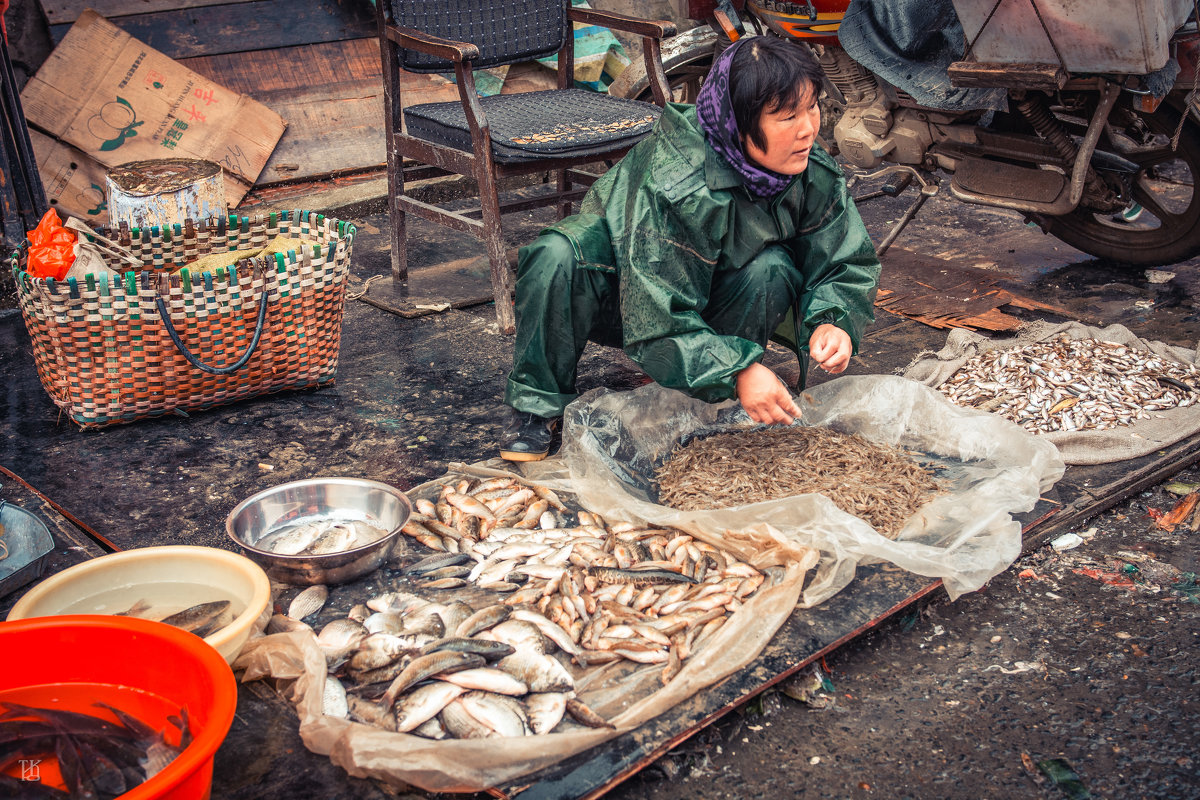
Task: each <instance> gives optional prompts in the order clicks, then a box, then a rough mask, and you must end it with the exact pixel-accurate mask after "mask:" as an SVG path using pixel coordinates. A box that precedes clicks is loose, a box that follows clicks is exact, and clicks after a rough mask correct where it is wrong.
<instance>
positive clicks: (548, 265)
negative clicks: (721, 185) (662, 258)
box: [504, 231, 804, 417]
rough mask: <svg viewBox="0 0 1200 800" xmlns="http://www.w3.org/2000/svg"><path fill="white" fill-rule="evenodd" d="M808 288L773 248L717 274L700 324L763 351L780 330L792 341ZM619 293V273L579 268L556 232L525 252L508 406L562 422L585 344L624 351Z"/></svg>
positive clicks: (519, 267) (518, 289) (783, 255)
mask: <svg viewBox="0 0 1200 800" xmlns="http://www.w3.org/2000/svg"><path fill="white" fill-rule="evenodd" d="M803 283H804V279H803V276H802V275H801V274H800V271H799V270H797V269H796V268H795V266H794V264H793V262H792V257H791V254H790V253H789V252H788V251H787V250H786V249H785V248H783V247H780V246H779V245H771V246H769V247H767V248H766V249H764V250H763V251H762V252H761V253H759V254H758V255H757V256H755V257H754V258H753V259H751V260H750V261H749V262H748V263H747V264H746V265H745V266H743V267H742V268H741V269H727V270H718V271H716V272H715V273H714V274H713V282H712V288H711V291H710V293H709V299H708V304H707V306H706V307H705V308H704V310H703V311H702V312H701V317H702V318H703V319H704V321H705V322H706V323H707V324H708V325H709V327H711V328H712V329H713V330H714V331H715V332H716V333H719V334H723V335H732V336H738V337H741V338H743V339H748V340H749V341H752V342H755V343H757V344H759V345H760V346H761V347H763V349H764V350H765V349H766V346H767V341H768V339H769V338H770V336H771V334H772V333H774V332H775V330H776V328H780V327H781V326H782V329H783V331H784V332H785V333H790V335H787V336H786V337H785V338H786V339H788V340H791V339H794V338H795V334H794V332H793V331H794V323H793V321H792V318H791V315H790V312H791V311H792V308H793V306H794V305H795V304H796V301H797V299H798V298H799V296H800V293H801V291H802V289H803ZM617 286H618V278H617V274H616V272H609V271H602V270H598V269H591V268H587V267H582V266H580V265H579V262H578V260H577V259H576V257H575V251H574V248H573V247H572V245H571V242H570V240H569V239H567V238H566V237H565V236H563V235H562V234H560V233H557V232H555V231H547V232H545V233H543V234H542V235H541V236H539V237H538V238H537V239H536V240H535V241H534V242H533V243H532V244H530V245H529V246H527V247H523V248H521V253H520V261H519V263H518V265H517V286H516V295H517V298H516V314H517V335H516V343H515V347H514V352H513V369H512V372H510V373H509V376H508V384H507V386H506V388H505V393H504V402H505V403H507V404H508V405H510V406H512V407H513V408H515V409H516V410H518V411H525V412H528V413H532V414H537V415H538V416H541V417H558V416H561V415H562V413H563V409H564V408H566V406H567V404H568V403H570V402H571V401H572V400H574V399H575V398H576V396H577V395H576V393H575V375H576V367H577V365H578V363H579V358H580V356H581V355H582V354H583V350H584V347H585V346H586V345H587V343H588V341H593V342H596V343H597V344H602V345H607V346H610V347H621V346H622V344H623V342H622V333H621V309H620V303H619V297H618V295H619V292H618V288H617ZM789 343H790V342H789ZM801 363H802V364H803V363H804V359H801ZM651 377H654V376H651Z"/></svg>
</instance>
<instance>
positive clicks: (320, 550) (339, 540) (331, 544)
mask: <svg viewBox="0 0 1200 800" xmlns="http://www.w3.org/2000/svg"><path fill="white" fill-rule="evenodd" d="M357 541H358V533H357V531H356V530H355V529H354V528H352V527H350V526H349V525H345V524H338V525H334V526H332V527H331V528H330V529H329V530H327V531H325V532H324V533H322V534H321V535H320V536H318V537H317V538H316V539H315V540H314V541H313V543H312V544H310V545H309V546H308V547H306V548H304V549H303V550H301V551H300V553H301V554H312V555H324V554H326V553H340V552H342V551H344V550H353V549H354V547H355V546H356V544H355V543H356V542H357Z"/></svg>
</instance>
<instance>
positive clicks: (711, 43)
mask: <svg viewBox="0 0 1200 800" xmlns="http://www.w3.org/2000/svg"><path fill="white" fill-rule="evenodd" d="M717 38H718V37H717V34H716V33H715V32H714V31H712V30H711V29H710V28H708V27H707V26H703V27H697V28H692V29H690V30H687V31H684V32H683V33H681V34H679V35H678V36H675V37H672V38H671V39H668V40H666V41H664V42H663V54H662V60H663V71H664V72H666V74H667V84H668V86H669V88H670V90H671V96H670V97H669V98H668V99H669V100H670V101H671V102H674V103H695V102H696V95H697V94H699V92H700V84H701V83H702V82H703V80H704V76H706V75H707V74H708V70H709V69H710V68H711V67H712V62H713V58H714V57H715V55H716V49H715V48H716V42H717ZM608 93H609V94H610V95H613V96H614V97H627V98H631V99H633V100H642V101H644V102H647V103H653V102H654V95H653V94H652V93H651V92H650V81H649V80H648V79H647V77H646V65H645V63H644V62H643V61H642V59H641V58H635V59H634V60H633V62H632V63H630V65H629V66H628V67H626V68H625V71H624V72H622V73H621V75H620V76H619V77H618V78H617V79H616V80H615V81H613V84H612V86H610V87H609V89H608Z"/></svg>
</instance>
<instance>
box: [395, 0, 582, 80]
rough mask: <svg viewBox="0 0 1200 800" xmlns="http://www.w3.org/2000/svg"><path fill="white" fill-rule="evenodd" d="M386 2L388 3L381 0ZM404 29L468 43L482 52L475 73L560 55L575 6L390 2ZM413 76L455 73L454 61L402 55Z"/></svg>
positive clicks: (558, 0)
mask: <svg viewBox="0 0 1200 800" xmlns="http://www.w3.org/2000/svg"><path fill="white" fill-rule="evenodd" d="M380 1H382V0H380ZM390 2H391V8H392V16H393V19H394V20H395V23H396V24H397V25H399V26H401V27H406V28H416V29H417V30H420V31H424V32H426V33H431V34H433V35H434V36H441V37H443V38H446V39H453V40H455V41H459V42H468V43H470V44H473V45H475V46H476V47H478V48H479V56H480V57H479V60H477V61H476V62H475V67H477V68H483V67H494V66H498V65H501V64H512V63H515V62H517V61H528V60H530V59H534V58H542V57H544V56H548V55H550V54H551V53H556V52H558V50H559V49H560V48H561V47H562V46H563V43H564V42H565V41H567V36H568V35H569V27H568V22H567V5H568V4H569V3H570V0H390ZM400 66H401V67H403V68H404V69H406V70H408V71H409V72H449V71H452V70H453V69H454V65H453V64H452V63H451V62H450V61H446V60H444V59H440V58H434V57H432V56H429V55H425V54H424V53H418V52H416V51H415V50H401V58H400Z"/></svg>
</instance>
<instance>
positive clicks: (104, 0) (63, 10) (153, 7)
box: [42, 0, 229, 24]
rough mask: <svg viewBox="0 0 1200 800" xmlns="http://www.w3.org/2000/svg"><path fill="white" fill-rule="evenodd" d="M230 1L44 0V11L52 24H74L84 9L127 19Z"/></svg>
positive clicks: (106, 15)
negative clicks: (132, 15)
mask: <svg viewBox="0 0 1200 800" xmlns="http://www.w3.org/2000/svg"><path fill="white" fill-rule="evenodd" d="M228 2H229V0H139V1H138V2H137V3H130V2H129V0H42V10H43V11H45V12H46V19H47V20H49V21H50V23H51V24H59V23H65V22H74V21H75V20H77V19H79V15H80V14H82V13H83V11H84V9H88V8H90V9H92V10H93V11H95V12H97V13H98V14H100V15H101V16H105V17H126V16H129V15H131V14H156V13H158V12H160V11H177V10H179V9H181V8H199V7H200V6H219V5H224V4H225V3H228Z"/></svg>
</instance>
